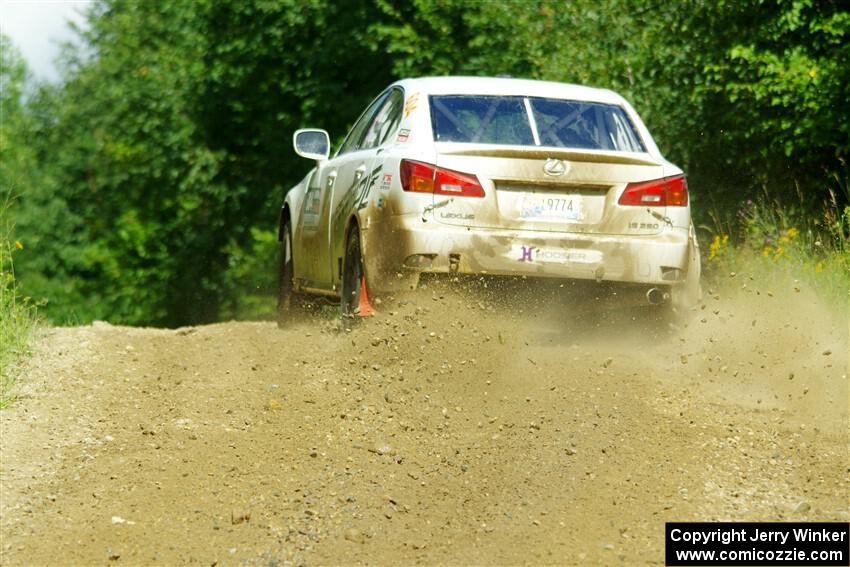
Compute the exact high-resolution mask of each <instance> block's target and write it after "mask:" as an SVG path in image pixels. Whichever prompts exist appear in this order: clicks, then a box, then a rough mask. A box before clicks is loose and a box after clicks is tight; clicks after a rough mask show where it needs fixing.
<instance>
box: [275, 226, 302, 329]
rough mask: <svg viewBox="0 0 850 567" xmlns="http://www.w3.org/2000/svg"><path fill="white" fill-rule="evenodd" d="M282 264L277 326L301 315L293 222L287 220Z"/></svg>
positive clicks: (282, 249)
mask: <svg viewBox="0 0 850 567" xmlns="http://www.w3.org/2000/svg"><path fill="white" fill-rule="evenodd" d="M281 232H282V234H283V238H282V239H281V241H280V265H279V268H278V277H277V326H278V327H280V328H284V327H287V326H288V325H290V324H291V323H292V322H293V321H295V320H296V319H297V318H298V317H299V316H300V315H301V303H300V301H299V298H298V296H297V295H296V294H295V290H294V285H293V278H294V275H295V271H294V264H293V257H292V224H291V223H290V222H289V219H287V220H285V221H284V223H283V227H282V228H281Z"/></svg>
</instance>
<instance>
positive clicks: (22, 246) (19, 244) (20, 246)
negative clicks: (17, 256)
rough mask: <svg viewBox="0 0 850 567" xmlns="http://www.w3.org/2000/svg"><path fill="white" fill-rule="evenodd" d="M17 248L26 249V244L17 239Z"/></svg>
mask: <svg viewBox="0 0 850 567" xmlns="http://www.w3.org/2000/svg"><path fill="white" fill-rule="evenodd" d="M15 248H17V249H18V250H23V249H24V245H23V244H21V241H20V240H16V241H15Z"/></svg>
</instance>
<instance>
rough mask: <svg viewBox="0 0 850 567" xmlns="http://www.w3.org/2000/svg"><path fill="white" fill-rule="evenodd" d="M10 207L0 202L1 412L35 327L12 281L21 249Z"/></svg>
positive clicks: (27, 303)
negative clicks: (10, 218)
mask: <svg viewBox="0 0 850 567" xmlns="http://www.w3.org/2000/svg"><path fill="white" fill-rule="evenodd" d="M10 207H11V199H10V198H8V197H7V198H6V200H5V201H4V202H3V203H0V409H2V408H5V407H7V406H8V405H9V404H10V403H12V401H13V400H14V393H13V389H14V385H15V379H16V377H17V374H18V363H19V361H20V359H21V358H22V357H23V356H25V355H26V354H27V352H28V345H29V341H30V339H31V337H32V334H33V331H34V330H35V328H36V326H37V324H38V315H37V313H36V306H35V304H34V303H33V302H32V301H30V299H29V298H26V297H21V295H20V293H19V290H18V286H17V282H16V280H15V264H14V255H15V254H16V253H17V252H20V251H21V250H23V247H24V246H23V244H22V243H20V242H18V241H17V240H11V238H10V235H11V232H12V225H11V221H10V220H9V215H8V212H9V209H10Z"/></svg>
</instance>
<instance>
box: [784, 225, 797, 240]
mask: <svg viewBox="0 0 850 567" xmlns="http://www.w3.org/2000/svg"><path fill="white" fill-rule="evenodd" d="M785 234H787V235H788V238H794V237H796V236H797V235H798V234H800V231H799V230H797V229H796V228H794V227H793V226H792V227H791V228H789V229H788V230H787V231H785Z"/></svg>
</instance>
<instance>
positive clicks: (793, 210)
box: [702, 179, 850, 312]
mask: <svg viewBox="0 0 850 567" xmlns="http://www.w3.org/2000/svg"><path fill="white" fill-rule="evenodd" d="M836 181H837V183H836V185H837V190H832V191H830V192H829V195H830V197H829V199H827V201H826V202H825V203H823V206H822V207H820V211H821V212H820V213H819V214H818V215H812V214H811V212H810V211H811V206H810V204H807V203H806V202H805V198H804V196H803V195H799V196H798V198H799V201H798V203H795V204H791V205H789V204H781V203H779V202H778V201H776V200H773V199H771V198H770V197H769V195H768V194H764V195H763V196H762V197H761V198H760V199H756V200H754V201H748V202H747V204H746V206H745V207H744V208H743V209H741V210H740V211H738V215H737V218H736V219H734V220H728V221H725V222H724V221H721V220H720V218H719V216H718V215H714V216H713V218H714V227H711V228H709V227H702V228H704V229H707V230H709V232H710V234H711V238H712V240H711V244H710V246H709V248H708V250H707V253H706V261H705V262H704V265H705V272H706V275H707V277H708V278H709V281H711V280H712V279H718V278H725V277H728V276H730V275H736V274H742V275H743V274H746V275H749V276H753V277H756V278H758V279H759V280H761V281H770V282H773V284H774V285H776V286H777V287H778V286H779V285H783V284H788V285H790V286H792V287H793V288H794V289H795V290H797V291H799V290H800V287H801V286H806V287H808V288H809V289H811V290H813V291H814V292H815V293H816V294H817V295H818V296H820V297H821V298H823V299H825V300H827V301H829V302H830V303H832V304H833V305H835V306H836V308H838V309H839V310H841V311H842V312H843V311H845V310H846V309H847V307H848V302H850V206H848V205H844V204H842V201H841V199H839V198H838V195H839V194H841V195H843V198H844V200H843V202H845V203H846V202H850V183H848V180H847V179H845V180H843V182H842V180H839V179H836Z"/></svg>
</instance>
